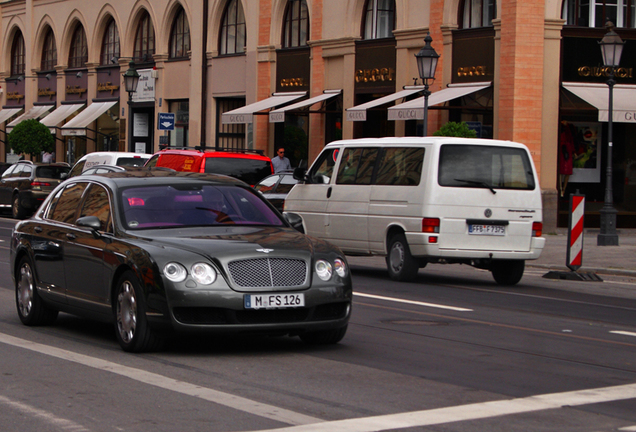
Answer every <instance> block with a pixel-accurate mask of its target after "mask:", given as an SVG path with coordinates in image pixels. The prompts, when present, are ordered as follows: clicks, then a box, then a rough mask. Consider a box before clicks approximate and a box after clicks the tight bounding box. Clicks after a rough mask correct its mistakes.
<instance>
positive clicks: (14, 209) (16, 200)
mask: <svg viewBox="0 0 636 432" xmlns="http://www.w3.org/2000/svg"><path fill="white" fill-rule="evenodd" d="M11 215H12V216H13V218H14V219H24V217H25V211H24V207H23V206H22V204H20V194H15V195H13V199H12V200H11Z"/></svg>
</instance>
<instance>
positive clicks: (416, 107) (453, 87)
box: [388, 81, 491, 120]
mask: <svg viewBox="0 0 636 432" xmlns="http://www.w3.org/2000/svg"><path fill="white" fill-rule="evenodd" d="M490 84H491V82H490V81H485V82H477V83H466V84H449V85H448V88H445V89H443V90H440V91H436V92H433V93H431V95H430V96H429V97H428V106H433V105H438V104H441V103H444V102H447V101H449V100H453V99H457V98H459V97H462V96H466V95H467V94H470V93H474V92H476V91H479V90H483V89H485V88H488V87H490ZM388 112H389V120H415V119H418V120H423V119H424V96H422V97H421V98H417V99H413V100H412V101H408V102H404V103H403V104H400V105H396V106H394V107H391V108H389V109H388Z"/></svg>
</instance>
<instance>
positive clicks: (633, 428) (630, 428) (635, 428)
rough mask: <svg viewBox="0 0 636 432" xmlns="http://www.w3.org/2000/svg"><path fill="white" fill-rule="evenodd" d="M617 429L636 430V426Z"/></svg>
mask: <svg viewBox="0 0 636 432" xmlns="http://www.w3.org/2000/svg"><path fill="white" fill-rule="evenodd" d="M618 430H619V431H636V426H626V427H622V428H618Z"/></svg>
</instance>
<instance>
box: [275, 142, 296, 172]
mask: <svg viewBox="0 0 636 432" xmlns="http://www.w3.org/2000/svg"><path fill="white" fill-rule="evenodd" d="M272 165H273V166H274V174H275V173H277V172H280V171H283V170H290V169H291V163H290V162H289V159H287V158H286V157H285V149H284V148H283V147H279V148H278V150H277V151H276V156H274V157H273V158H272Z"/></svg>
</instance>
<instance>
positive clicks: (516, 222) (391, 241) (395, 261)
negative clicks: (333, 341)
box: [285, 137, 545, 285]
mask: <svg viewBox="0 0 636 432" xmlns="http://www.w3.org/2000/svg"><path fill="white" fill-rule="evenodd" d="M294 175H295V177H296V178H297V179H299V180H300V182H299V184H297V185H296V186H294V188H293V189H292V190H291V192H290V193H289V195H288V196H287V198H286V200H285V213H286V216H287V218H288V220H290V221H293V220H296V221H298V225H300V222H302V228H301V227H300V226H299V229H302V230H304V232H305V233H307V234H309V235H311V236H315V237H318V238H321V239H325V240H328V241H330V242H332V243H334V244H336V245H338V246H339V247H340V248H341V249H342V250H343V252H344V253H346V254H348V255H384V256H386V263H387V268H388V270H389V275H390V276H391V278H392V279H394V280H400V281H405V280H411V279H413V278H414V277H415V276H416V275H417V272H418V269H419V268H422V267H424V266H426V264H428V263H461V264H469V265H472V266H475V267H478V268H482V269H488V270H490V271H491V272H492V275H493V277H494V279H495V281H497V283H499V284H502V285H514V284H516V283H517V282H519V281H520V280H521V277H522V276H523V271H524V267H525V260H532V259H537V258H539V255H540V254H541V251H542V250H543V246H544V244H545V239H544V238H543V237H541V235H542V228H543V223H542V208H541V190H540V188H539V183H538V181H537V174H536V170H535V168H534V165H533V163H532V158H531V156H530V153H529V151H528V149H527V148H526V146H524V145H523V144H519V143H514V142H510V141H496V140H486V139H468V138H449V137H426V138H380V139H356V140H345V141H336V142H332V143H330V144H328V145H327V146H325V148H324V150H323V151H322V153H320V155H319V156H318V158H317V159H316V160H315V162H314V163H313V165H312V166H311V168H310V169H309V171H308V172H306V173H305V172H304V170H302V169H297V170H296V171H295V172H294Z"/></svg>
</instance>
